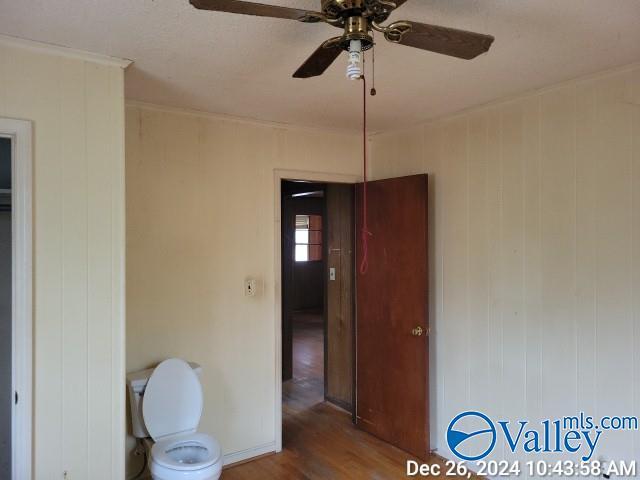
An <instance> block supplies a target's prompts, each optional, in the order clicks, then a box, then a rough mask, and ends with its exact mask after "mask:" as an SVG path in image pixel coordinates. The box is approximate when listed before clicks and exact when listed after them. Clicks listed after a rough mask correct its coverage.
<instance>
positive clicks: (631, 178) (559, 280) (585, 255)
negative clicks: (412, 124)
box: [372, 67, 640, 460]
mask: <svg viewBox="0 0 640 480" xmlns="http://www.w3.org/2000/svg"><path fill="white" fill-rule="evenodd" d="M372 149H373V166H372V170H373V174H374V176H375V177H377V178H383V177H392V176H400V175H407V174H413V173H420V172H427V173H429V174H430V195H431V198H430V201H431V212H430V214H431V252H432V259H433V261H432V265H433V267H432V289H431V302H432V303H431V306H432V312H431V322H432V328H433V330H432V332H433V333H432V337H431V342H432V351H433V356H432V377H433V384H432V389H431V390H432V398H431V401H432V404H433V405H434V406H435V408H434V409H433V410H432V423H431V425H432V444H433V446H434V447H436V448H438V451H439V452H440V453H441V454H443V455H445V456H449V457H450V456H451V453H450V452H449V450H448V448H447V446H446V441H445V440H444V434H445V432H446V428H447V425H448V423H449V422H450V420H451V419H452V418H453V416H454V415H456V414H457V413H460V412H462V411H464V410H467V409H470V408H473V409H478V410H481V411H485V412H486V413H487V414H489V415H490V416H492V417H494V418H505V419H511V420H518V419H527V418H528V419H530V420H532V421H535V420H536V419H539V418H540V417H543V416H545V417H549V416H551V417H554V416H562V415H574V414H576V413H577V412H578V411H579V409H583V410H585V411H586V412H588V413H591V414H593V415H604V414H617V415H631V414H637V413H638V411H640V67H629V68H626V69H622V70H618V71H615V72H608V73H604V74H602V75H598V76H595V77H590V78H586V79H581V80H578V81H573V82H569V83H566V84H563V85H559V86H557V87H553V88H548V89H545V90H544V91H540V92H535V93H532V94H530V95H525V96H522V97H519V98H516V99H512V100H510V101H505V102H500V103H495V104H493V105H490V106H487V107H485V108H479V109H474V110H471V111H468V112H464V113H462V114H460V115H456V116H453V117H451V118H446V119H443V120H440V121H436V122H433V123H429V124H427V125H423V126H419V127H416V128H413V129H411V130H407V131H402V132H397V133H392V134H386V135H378V136H375V137H374V138H373V141H372ZM374 234H375V232H374ZM600 443H601V445H602V446H601V448H600V450H599V452H600V454H604V455H605V456H606V457H608V458H609V459H628V460H629V459H633V458H635V459H637V458H640V440H639V439H638V434H637V433H611V432H607V433H606V434H603V439H602V440H601V442H600ZM502 451H503V447H501V446H500V445H499V446H498V448H497V449H496V455H495V456H496V457H501V456H502ZM547 458H548V457H547Z"/></svg>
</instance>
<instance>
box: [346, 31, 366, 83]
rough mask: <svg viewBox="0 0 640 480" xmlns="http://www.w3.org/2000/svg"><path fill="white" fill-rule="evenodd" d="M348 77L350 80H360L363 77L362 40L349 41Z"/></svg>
mask: <svg viewBox="0 0 640 480" xmlns="http://www.w3.org/2000/svg"><path fill="white" fill-rule="evenodd" d="M347 77H348V78H349V79H350V80H359V79H360V78H361V77H362V42H361V41H360V40H351V41H350V42H349V63H348V64H347Z"/></svg>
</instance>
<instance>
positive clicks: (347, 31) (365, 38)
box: [341, 16, 373, 51]
mask: <svg viewBox="0 0 640 480" xmlns="http://www.w3.org/2000/svg"><path fill="white" fill-rule="evenodd" d="M342 38H343V41H342V42H341V46H342V48H343V49H344V50H347V51H349V45H350V44H351V40H360V42H361V44H362V50H363V51H364V50H369V49H370V48H371V47H373V38H372V37H371V35H369V21H368V20H367V19H366V18H365V17H359V16H358V17H356V16H354V17H349V18H347V21H346V23H345V26H344V35H343V37H342Z"/></svg>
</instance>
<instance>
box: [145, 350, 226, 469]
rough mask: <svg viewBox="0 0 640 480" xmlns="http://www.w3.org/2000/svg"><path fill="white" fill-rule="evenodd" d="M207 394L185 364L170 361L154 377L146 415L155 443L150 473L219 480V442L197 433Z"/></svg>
mask: <svg viewBox="0 0 640 480" xmlns="http://www.w3.org/2000/svg"><path fill="white" fill-rule="evenodd" d="M202 406H203V395H202V386H201V385H200V380H198V376H197V375H196V374H195V373H194V371H193V369H192V368H191V366H190V365H189V364H188V363H187V362H185V361H184V360H180V359H177V358H171V359H169V360H165V361H164V362H162V363H161V364H160V365H158V366H157V367H156V369H155V370H154V371H153V373H152V374H151V377H149V380H148V382H147V386H146V388H145V391H144V396H143V397H142V416H143V419H144V423H145V426H146V428H147V431H148V432H149V435H150V436H151V438H152V439H153V440H154V441H155V443H154V444H153V446H152V447H151V452H150V454H149V456H150V457H151V461H150V462H149V463H150V464H149V470H150V471H151V477H152V478H154V479H155V480H186V479H189V480H217V479H218V478H220V473H221V471H222V464H223V459H222V452H221V449H220V445H219V444H218V442H217V441H216V440H215V439H214V438H213V437H211V436H209V435H207V434H205V433H197V432H196V429H197V428H198V424H199V423H200V416H201V415H202Z"/></svg>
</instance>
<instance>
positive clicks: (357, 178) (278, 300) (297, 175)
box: [273, 169, 362, 453]
mask: <svg viewBox="0 0 640 480" xmlns="http://www.w3.org/2000/svg"><path fill="white" fill-rule="evenodd" d="M282 180H303V181H307V182H318V183H349V184H355V183H359V182H361V181H362V175H351V174H344V173H327V172H312V171H306V170H286V169H274V171H273V181H274V191H275V199H274V200H275V202H274V204H275V206H274V208H275V232H274V233H275V252H274V258H275V263H274V269H273V270H274V282H273V286H274V288H273V290H274V295H275V302H274V304H275V318H274V322H273V323H274V327H275V349H276V351H275V354H276V355H275V357H276V365H275V385H276V388H275V425H274V437H275V451H276V453H277V452H280V451H282V268H281V264H282V231H281V224H282V219H281V207H282V205H281V194H282V192H281V190H282V188H281V187H282Z"/></svg>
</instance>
